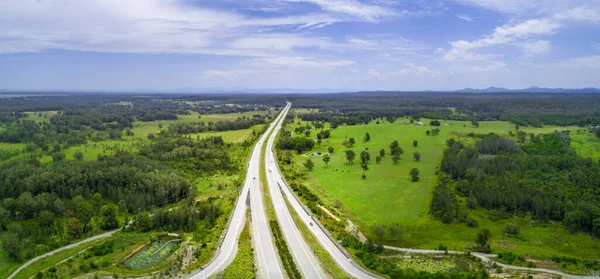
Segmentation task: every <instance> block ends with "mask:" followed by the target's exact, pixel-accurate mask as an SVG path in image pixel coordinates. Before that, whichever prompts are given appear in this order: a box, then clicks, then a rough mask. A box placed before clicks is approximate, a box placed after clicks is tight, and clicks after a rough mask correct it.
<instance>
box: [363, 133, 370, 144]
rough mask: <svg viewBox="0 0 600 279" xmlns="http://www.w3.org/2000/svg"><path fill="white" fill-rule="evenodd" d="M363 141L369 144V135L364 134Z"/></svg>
mask: <svg viewBox="0 0 600 279" xmlns="http://www.w3.org/2000/svg"><path fill="white" fill-rule="evenodd" d="M363 139H364V140H365V142H369V141H370V140H371V135H369V133H365V136H364V138H363Z"/></svg>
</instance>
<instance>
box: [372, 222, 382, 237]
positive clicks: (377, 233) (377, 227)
mask: <svg viewBox="0 0 600 279" xmlns="http://www.w3.org/2000/svg"><path fill="white" fill-rule="evenodd" d="M373 233H374V234H375V236H377V239H379V241H380V242H381V241H383V238H384V237H385V226H384V225H381V224H377V223H375V224H374V225H373Z"/></svg>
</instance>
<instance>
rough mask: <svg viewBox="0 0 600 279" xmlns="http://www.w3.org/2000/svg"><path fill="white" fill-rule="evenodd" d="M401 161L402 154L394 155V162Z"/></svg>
mask: <svg viewBox="0 0 600 279" xmlns="http://www.w3.org/2000/svg"><path fill="white" fill-rule="evenodd" d="M399 161H400V156H398V155H394V156H392V162H394V164H398V162H399Z"/></svg>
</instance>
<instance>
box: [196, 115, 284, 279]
mask: <svg viewBox="0 0 600 279" xmlns="http://www.w3.org/2000/svg"><path fill="white" fill-rule="evenodd" d="M288 109H289V105H288V106H286V107H285V108H284V109H283V110H282V111H281V113H280V114H279V116H278V117H277V118H276V119H275V120H274V121H273V122H272V123H271V125H270V126H269V128H268V129H267V131H265V133H264V134H263V135H262V136H261V137H260V139H259V140H258V142H257V143H256V144H255V145H254V149H252V155H251V156H250V161H248V173H247V174H246V180H245V182H244V187H243V188H242V191H240V196H239V197H238V200H237V202H236V204H235V209H234V211H233V215H232V216H231V219H230V223H229V227H228V228H227V231H226V232H225V236H224V239H223V241H222V242H221V246H220V247H219V248H218V250H217V251H216V253H217V254H216V256H215V257H214V258H213V259H212V261H210V262H209V263H208V264H207V265H206V266H205V267H204V268H203V269H202V270H198V271H195V272H194V273H193V274H191V275H190V276H189V277H188V278H194V279H206V278H208V277H209V276H210V275H212V274H215V273H217V272H220V271H222V270H223V269H225V267H226V266H227V265H229V264H230V263H231V261H233V258H234V257H235V255H236V253H237V245H238V239H239V236H240V233H241V232H242V228H243V227H244V222H245V220H246V200H247V198H248V194H249V192H250V190H251V189H256V188H259V184H258V183H259V178H258V174H259V173H258V167H259V164H260V152H261V149H262V145H263V143H264V141H265V139H266V138H267V135H268V134H269V133H270V132H271V130H272V129H273V127H274V126H275V123H277V122H278V121H279V120H280V119H281V118H282V116H283V115H284V114H285V113H287V110H288ZM255 191H256V190H254V191H253V192H252V193H253V194H252V195H251V198H250V199H251V205H250V206H251V212H252V218H253V220H252V224H253V227H252V232H253V235H252V239H253V241H255V243H256V244H257V245H255V246H256V247H255V250H254V251H255V253H256V255H257V257H258V258H259V265H258V269H259V273H260V274H261V276H262V277H261V278H263V279H264V278H283V273H282V271H281V268H280V266H279V259H278V257H277V255H276V254H273V253H271V252H274V249H275V248H274V247H273V242H272V239H271V234H270V231H269V228H268V224H267V223H266V221H263V222H262V223H260V221H259V220H260V219H259V218H260V217H259V216H255V213H256V212H262V213H263V215H264V208H263V204H262V199H261V200H260V203H259V204H256V201H253V200H254V199H253V198H252V196H258V197H259V198H262V196H261V195H260V189H259V192H258V194H254V193H255ZM257 207H258V208H257ZM255 218H256V219H255ZM255 226H259V227H260V228H261V230H262V231H265V226H266V233H265V232H261V233H260V234H258V235H257V232H256V231H255V228H254V227H255ZM259 241H260V242H261V243H258V242H259ZM269 244H270V248H269ZM265 251H266V252H265ZM263 253H267V254H263ZM271 276H272V277H271ZM275 276H278V277H275Z"/></svg>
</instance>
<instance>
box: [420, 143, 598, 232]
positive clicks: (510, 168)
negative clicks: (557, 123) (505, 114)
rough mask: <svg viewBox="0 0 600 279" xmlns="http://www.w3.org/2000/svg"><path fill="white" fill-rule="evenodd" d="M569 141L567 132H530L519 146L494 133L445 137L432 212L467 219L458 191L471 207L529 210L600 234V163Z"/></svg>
mask: <svg viewBox="0 0 600 279" xmlns="http://www.w3.org/2000/svg"><path fill="white" fill-rule="evenodd" d="M569 141H570V138H569V133H568V132H555V133H552V134H540V135H533V134H531V135H529V138H528V139H526V140H525V139H524V140H523V142H522V143H521V144H517V143H516V142H514V141H513V140H511V139H508V138H504V137H501V136H498V135H495V134H490V135H486V136H483V137H482V138H481V139H479V140H478V141H477V142H476V144H475V145H474V146H465V145H464V144H462V143H461V142H456V141H454V140H449V141H448V143H447V149H446V150H445V151H444V155H443V159H442V164H441V170H442V172H443V174H442V179H441V182H440V183H439V184H438V185H437V186H436V188H435V190H434V195H433V200H432V203H431V213H432V214H433V215H434V216H436V217H438V218H440V219H441V220H443V221H444V222H448V223H449V222H455V221H466V220H467V218H468V216H466V214H467V211H466V210H465V209H464V208H462V207H461V204H460V203H459V202H458V199H457V197H456V196H455V194H454V192H456V193H457V194H458V195H460V196H463V197H465V198H466V201H467V202H466V205H467V206H468V207H469V208H477V207H483V208H486V209H488V210H493V211H494V212H497V213H498V214H499V215H500V216H502V214H505V215H506V214H508V215H507V216H511V215H512V214H519V215H522V214H530V215H531V216H532V217H533V218H534V219H537V220H541V221H549V220H554V221H561V222H562V223H563V224H564V226H565V227H566V228H568V229H569V230H570V231H585V232H589V233H591V234H592V235H594V236H596V237H600V206H599V204H598V201H599V200H600V162H594V161H592V160H591V159H584V158H581V157H578V156H577V155H576V154H575V152H574V151H573V150H572V148H571V147H570V145H569Z"/></svg>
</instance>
